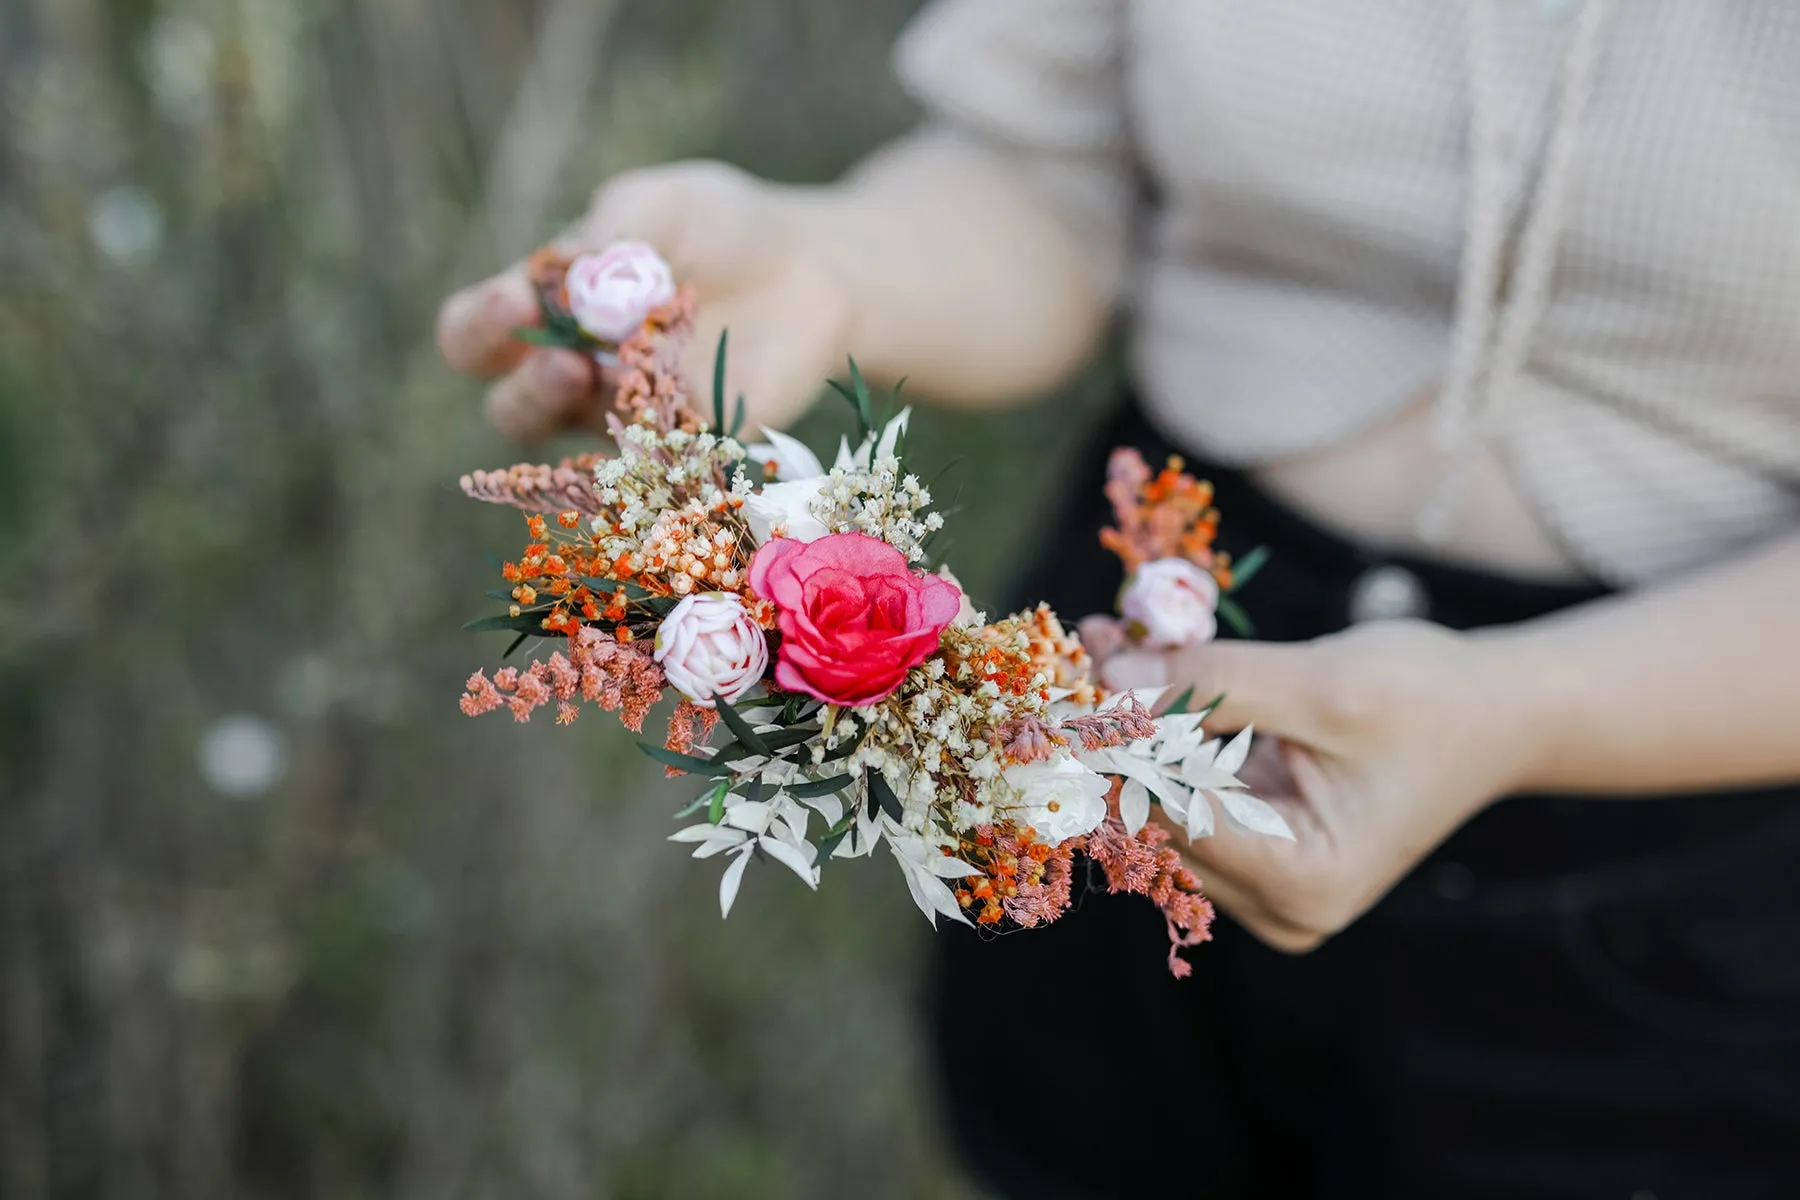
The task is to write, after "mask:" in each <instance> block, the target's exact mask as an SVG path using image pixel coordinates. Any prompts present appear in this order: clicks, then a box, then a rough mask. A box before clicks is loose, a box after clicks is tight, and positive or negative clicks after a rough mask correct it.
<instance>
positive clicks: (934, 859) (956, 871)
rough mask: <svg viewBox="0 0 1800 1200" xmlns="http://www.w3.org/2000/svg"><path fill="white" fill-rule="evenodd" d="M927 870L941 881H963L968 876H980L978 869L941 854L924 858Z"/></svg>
mask: <svg viewBox="0 0 1800 1200" xmlns="http://www.w3.org/2000/svg"><path fill="white" fill-rule="evenodd" d="M925 863H926V867H927V869H929V870H930V871H931V873H932V874H933V875H936V876H938V877H939V878H941V879H963V878H966V877H967V876H970V875H980V874H983V871H982V869H981V868H980V867H972V866H970V865H969V864H968V863H966V862H964V861H963V860H962V859H960V858H948V857H946V856H945V855H942V854H929V855H926V857H925Z"/></svg>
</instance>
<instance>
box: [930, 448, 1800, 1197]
mask: <svg viewBox="0 0 1800 1200" xmlns="http://www.w3.org/2000/svg"><path fill="white" fill-rule="evenodd" d="M1115 443H1127V444H1137V445H1140V446H1142V447H1144V448H1145V449H1146V450H1147V451H1148V452H1149V453H1151V454H1154V455H1158V456H1160V455H1161V454H1166V453H1167V452H1168V449H1167V447H1166V446H1164V445H1162V444H1160V443H1159V441H1158V439H1157V438H1156V436H1155V435H1154V434H1153V433H1152V432H1151V431H1150V430H1149V429H1148V428H1147V427H1145V426H1144V425H1143V424H1142V422H1141V420H1140V419H1138V418H1137V417H1136V416H1135V415H1132V414H1127V415H1126V416H1125V417H1124V418H1122V419H1121V421H1120V422H1119V423H1118V425H1117V427H1116V428H1114V429H1112V430H1110V431H1108V432H1107V435H1106V437H1105V438H1104V441H1103V444H1100V445H1096V447H1095V451H1096V453H1095V454H1094V456H1093V460H1092V462H1090V463H1089V464H1087V469H1086V471H1085V473H1084V474H1082V475H1079V476H1077V477H1073V478H1071V481H1070V482H1071V487H1072V489H1074V490H1075V492H1076V494H1077V495H1078V496H1080V497H1081V500H1082V503H1081V504H1080V506H1079V508H1078V510H1077V511H1074V512H1071V513H1070V514H1068V515H1067V518H1066V525H1065V528H1064V529H1063V530H1062V531H1060V532H1059V533H1058V535H1057V536H1055V537H1054V538H1053V539H1051V540H1050V541H1049V543H1048V544H1050V545H1052V546H1054V547H1055V550H1054V552H1053V553H1052V554H1051V555H1050V556H1049V558H1048V559H1047V560H1046V561H1045V562H1044V563H1043V564H1041V569H1040V570H1038V571H1036V572H1033V577H1032V578H1031V579H1029V580H1028V581H1027V582H1026V584H1025V586H1023V587H1022V588H1021V589H1020V592H1021V595H1020V600H1021V602H1023V601H1026V600H1049V601H1050V602H1051V603H1053V604H1054V605H1055V606H1056V608H1057V609H1058V611H1060V612H1062V613H1063V614H1064V615H1065V616H1067V617H1070V618H1074V617H1077V616H1080V615H1082V614H1084V613H1087V612H1093V611H1105V610H1108V609H1110V607H1111V603H1112V598H1113V596H1114V594H1115V591H1116V589H1117V587H1118V584H1119V582H1120V579H1119V570H1118V567H1117V565H1116V563H1114V562H1112V561H1111V560H1110V557H1109V556H1108V555H1106V554H1105V553H1104V552H1103V551H1101V550H1100V548H1099V546H1098V543H1097V542H1096V540H1095V533H1096V531H1097V530H1098V528H1099V527H1100V526H1101V524H1103V523H1104V521H1105V520H1106V517H1107V513H1106V509H1105V507H1104V502H1103V501H1101V500H1100V499H1099V497H1100V475H1101V470H1102V464H1103V462H1104V452H1105V450H1106V449H1107V448H1109V447H1110V446H1111V445H1113V444H1115ZM1155 461H1157V460H1156V458H1152V462H1153V463H1154V462H1155ZM1190 465H1191V466H1194V467H1195V469H1196V473H1199V474H1203V475H1206V476H1209V477H1211V478H1212V479H1213V481H1214V483H1215V484H1216V485H1217V488H1218V496H1219V505H1220V509H1221V511H1222V513H1223V522H1222V534H1221V543H1222V545H1223V546H1224V547H1225V548H1226V549H1229V550H1231V551H1233V552H1234V553H1237V554H1240V555H1241V554H1242V553H1243V552H1244V551H1245V550H1247V549H1249V548H1250V547H1252V546H1254V545H1257V544H1268V545H1269V546H1270V548H1271V549H1272V550H1273V552H1274V557H1273V559H1272V561H1271V562H1270V564H1269V566H1267V567H1266V568H1265V569H1264V571H1263V573H1262V574H1261V575H1260V576H1259V578H1258V579H1257V580H1256V581H1255V582H1254V583H1252V584H1251V585H1250V586H1249V587H1247V588H1246V589H1245V591H1244V592H1243V594H1242V596H1241V599H1242V601H1243V603H1244V605H1245V607H1246V608H1247V609H1248V610H1249V611H1250V614H1251V616H1252V618H1253V619H1254V621H1255V622H1256V624H1257V626H1258V632H1259V635H1260V636H1263V637H1266V638H1271V639H1277V640H1294V639H1302V638H1309V637H1315V636H1319V635H1322V634H1326V633H1330V632H1332V631H1334V630H1337V629H1340V628H1342V627H1343V626H1344V624H1345V622H1346V620H1347V616H1346V613H1347V608H1348V605H1349V596H1350V594H1351V592H1352V590H1353V588H1354V586H1355V581H1356V580H1357V579H1358V577H1359V576H1361V575H1362V573H1363V572H1364V571H1366V570H1367V569H1368V568H1369V567H1371V566H1374V565H1378V564H1377V562H1376V560H1374V559H1372V558H1370V557H1368V556H1366V555H1365V554H1363V553H1361V552H1360V551H1358V550H1357V549H1356V548H1354V547H1352V546H1350V545H1348V544H1345V543H1343V542H1341V541H1339V540H1337V539H1335V538H1333V537H1331V536H1329V535H1327V534H1325V533H1323V532H1321V531H1320V530H1318V529H1317V528H1316V527H1313V526H1310V525H1309V524H1308V523H1306V522H1305V521H1303V520H1302V519H1300V518H1299V517H1297V516H1296V515H1295V514H1293V513H1291V512H1288V511H1285V510H1283V509H1282V508H1281V507H1280V506H1279V505H1277V504H1275V503H1272V502H1271V501H1270V500H1268V499H1267V498H1266V497H1263V496H1261V495H1259V494H1258V493H1257V492H1256V490H1255V489H1254V488H1253V487H1252V486H1251V485H1250V484H1249V483H1248V482H1247V481H1246V480H1244V479H1243V478H1241V477H1239V476H1237V475H1235V474H1233V473H1231V472H1227V471H1220V470H1212V469H1207V468H1205V467H1204V466H1199V465H1196V464H1190ZM1397 565H1400V566H1403V567H1405V568H1406V569H1407V570H1409V571H1411V572H1412V574H1413V576H1414V577H1415V578H1416V579H1417V580H1419V581H1421V582H1422V583H1423V584H1424V588H1425V592H1426V594H1427V595H1428V596H1429V606H1430V607H1429V615H1430V617H1431V619H1433V620H1435V621H1438V622H1439V623H1441V624H1444V625H1447V626H1450V627H1454V628H1472V627H1475V626H1481V625H1490V624H1497V623H1502V622H1513V621H1521V620H1529V619H1531V618H1533V617H1536V616H1541V615H1543V614H1545V613H1547V612H1550V611H1553V610H1555V609H1558V608H1561V607H1564V606H1567V605H1569V604H1574V603H1579V602H1581V601H1583V600H1587V599H1591V598H1592V597H1593V596H1594V595H1595V594H1597V593H1595V592H1591V591H1587V590H1584V589H1578V588H1561V587H1542V586H1530V585H1522V584H1519V583H1516V582H1512V581H1506V580H1502V579H1498V578H1492V577H1488V576H1484V575H1480V574H1476V573H1471V572H1468V571H1461V570H1453V569H1448V568H1445V567H1442V566H1439V565H1435V564H1431V563H1425V562H1413V561H1401V562H1399V563H1398V564H1397ZM1518 699H1519V701H1520V702H1521V703H1530V696H1529V695H1528V694H1522V695H1520V696H1519V697H1518ZM1796 716H1797V721H1800V714H1797V715H1796ZM1668 736H1669V737H1670V738H1675V739H1679V738H1680V737H1681V736H1682V733H1681V730H1680V728H1679V727H1671V728H1670V729H1669V730H1668ZM1796 736H1800V724H1797V726H1796ZM1694 752H1695V753H1696V754H1704V753H1706V748H1705V747H1704V746H1695V747H1694ZM1164 949H1165V938H1164V932H1163V923H1162V921H1161V920H1160V918H1159V917H1158V915H1157V914H1156V912H1155V911H1154V910H1153V909H1152V908H1151V906H1150V905H1149V904H1148V903H1146V902H1145V901H1143V900H1141V899H1139V898H1136V897H1118V898H1115V897H1111V896H1107V895H1105V894H1104V893H1103V891H1101V890H1099V889H1089V890H1087V891H1086V892H1085V893H1084V894H1083V895H1082V897H1081V899H1080V902H1079V908H1078V909H1077V910H1076V911H1075V912H1072V913H1071V914H1070V915H1069V916H1067V917H1066V918H1064V919H1063V920H1062V921H1060V922H1058V923H1057V924H1056V925H1054V926H1052V927H1050V928H1048V929H1043V930H1036V931H1031V932H1017V933H1012V934H1008V935H1004V936H1000V937H997V938H996V937H991V936H988V937H984V936H982V935H981V934H978V933H975V932H972V931H968V930H964V929H960V928H958V929H952V930H949V931H947V932H944V933H941V934H940V935H939V936H938V939H937V942H936V955H937V962H936V971H935V973H934V979H933V987H932V998H931V1017H932V1026H933V1034H934V1037H935V1043H936V1050H937V1053H938V1060H939V1078H940V1080H941V1082H942V1085H943V1088H944V1090H945V1096H944V1104H943V1110H942V1111H943V1112H944V1113H945V1114H946V1121H947V1123H948V1125H949V1128H950V1129H951V1131H952V1136H953V1137H954V1138H955V1139H956V1141H957V1143H958V1145H959V1146H960V1148H961V1149H962V1151H963V1154H964V1156H965V1158H966V1160H967V1162H968V1164H969V1166H970V1168H971V1170H972V1171H974V1172H975V1174H976V1175H977V1176H978V1177H979V1179H980V1180H981V1182H982V1183H983V1184H985V1185H986V1186H987V1187H989V1188H991V1189H993V1190H994V1191H996V1192H997V1193H999V1194H1000V1195H1003V1196H1009V1197H1020V1198H1025V1197H1031V1198H1034V1200H1039V1198H1056V1197H1105V1196H1146V1197H1148V1196H1184V1197H1190V1196H1191V1197H1197V1198H1201V1200H1213V1198H1216V1200H1228V1198H1229V1200H1237V1198H1240V1197H1320V1198H1324V1197H1331V1198H1333V1200H1337V1198H1343V1197H1365V1196H1366V1197H1380V1198H1383V1200H1388V1198H1399V1197H1430V1198H1432V1200H1462V1198H1468V1200H1483V1198H1489V1197H1492V1198H1496V1200H1498V1198H1503V1197H1504V1198H1509V1200H1510V1198H1514V1197H1546V1198H1549V1197H1570V1198H1574V1197H1581V1198H1584V1200H1585V1198H1587V1197H1594V1198H1596V1200H1598V1198H1601V1197H1606V1198H1610V1200H1677V1198H1682V1200H1687V1198H1692V1200H1738V1198H1745V1200H1748V1198H1751V1197H1758V1198H1760V1197H1769V1198H1771V1200H1773V1198H1776V1197H1800V788H1790V789H1778V790H1771V791H1764V792H1757V793H1732V794H1729V795H1714V796H1684V797H1666V798H1656V799H1648V800H1585V799H1576V798H1566V797H1564V798H1557V797H1521V798H1512V799H1508V800H1505V801H1503V802H1501V803H1499V804H1496V805H1494V806H1493V807H1491V808H1490V809H1488V810H1487V811H1486V812H1485V813H1483V814H1482V815H1481V816H1479V817H1477V818H1475V819H1474V820H1473V821H1471V822H1470V823H1469V824H1468V825H1467V826H1466V827H1465V828H1464V829H1463V830H1462V831H1460V832H1459V833H1457V834H1456V835H1454V836H1453V837H1452V838H1451V839H1450V840H1449V841H1448V842H1447V843H1446V844H1445V845H1444V846H1443V847H1442V848H1441V849H1439V850H1438V851H1437V852H1436V853H1434V854H1432V855H1431V856H1430V857H1429V858H1427V859H1426V860H1425V861H1424V862H1423V863H1422V864H1421V865H1420V866H1419V867H1418V869H1416V870H1415V871H1414V872H1413V873H1412V875H1411V876H1410V877H1408V878H1407V879H1406V880H1405V881H1404V882H1403V883H1402V884H1400V885H1399V887H1397V888H1396V889H1395V891H1394V892H1393V893H1392V894H1390V896H1389V897H1388V898H1387V899H1385V900H1384V901H1382V903H1381V904H1380V905H1378V906H1377V907H1376V908H1375V909H1374V910H1373V911H1372V912H1370V913H1369V914H1368V915H1366V916H1365V917H1363V918H1362V919H1361V920H1360V921H1358V922H1357V923H1356V924H1355V925H1354V926H1352V927H1351V928H1350V929H1348V930H1346V931H1345V932H1344V933H1342V934H1340V935H1339V936H1338V937H1336V938H1334V939H1333V940H1332V941H1330V942H1328V943H1327V944H1326V945H1325V946H1323V947H1322V948H1321V949H1319V950H1317V951H1316V952H1314V953H1312V954H1309V955H1305V956H1299V957H1291V956H1286V955H1283V954H1280V953H1278V952H1276V951H1273V950H1270V949H1268V948H1267V947H1265V946H1263V945H1262V944H1261V943H1259V942H1257V941H1256V940H1255V939H1253V938H1252V937H1250V936H1249V935H1248V934H1246V933H1245V932H1244V931H1243V930H1242V929H1241V928H1239V927H1238V926H1236V925H1235V924H1233V923H1232V922H1231V921H1230V920H1229V918H1225V917H1223V916H1222V917H1221V918H1220V920H1219V922H1218V924H1217V926H1216V927H1215V941H1213V942H1212V943H1210V944H1208V945H1206V946H1202V947H1200V948H1199V949H1197V950H1195V951H1192V952H1190V958H1191V959H1192V961H1193V963H1194V968H1195V970H1194V975H1193V977H1192V978H1190V979H1187V980H1185V981H1177V980H1173V979H1171V978H1170V977H1169V976H1168V974H1167V972H1166V969H1165V966H1164V957H1163V956H1164Z"/></svg>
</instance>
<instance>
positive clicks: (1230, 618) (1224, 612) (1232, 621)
mask: <svg viewBox="0 0 1800 1200" xmlns="http://www.w3.org/2000/svg"><path fill="white" fill-rule="evenodd" d="M1219 615H1220V616H1221V617H1224V618H1225V623H1226V624H1227V625H1229V626H1231V630H1232V632H1233V633H1235V634H1237V635H1238V636H1239V637H1241V638H1253V637H1255V636H1256V626H1255V625H1252V624H1251V623H1250V617H1249V615H1248V614H1247V613H1245V612H1244V610H1243V609H1242V608H1240V607H1239V606H1238V602H1237V601H1236V600H1233V599H1232V598H1231V597H1230V596H1220V597H1219Z"/></svg>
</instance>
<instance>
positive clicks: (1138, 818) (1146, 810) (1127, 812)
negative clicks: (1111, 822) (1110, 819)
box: [1119, 779, 1150, 837]
mask: <svg viewBox="0 0 1800 1200" xmlns="http://www.w3.org/2000/svg"><path fill="white" fill-rule="evenodd" d="M1119 820H1121V821H1123V822H1124V823H1125V832H1126V833H1129V834H1130V835H1131V836H1132V837H1136V836H1137V832H1138V830H1140V829H1142V828H1143V827H1144V824H1145V822H1147V821H1149V820H1150V789H1149V788H1147V787H1145V786H1144V782H1143V780H1141V779H1127V780H1126V781H1125V786H1124V787H1121V788H1120V789H1119Z"/></svg>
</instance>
